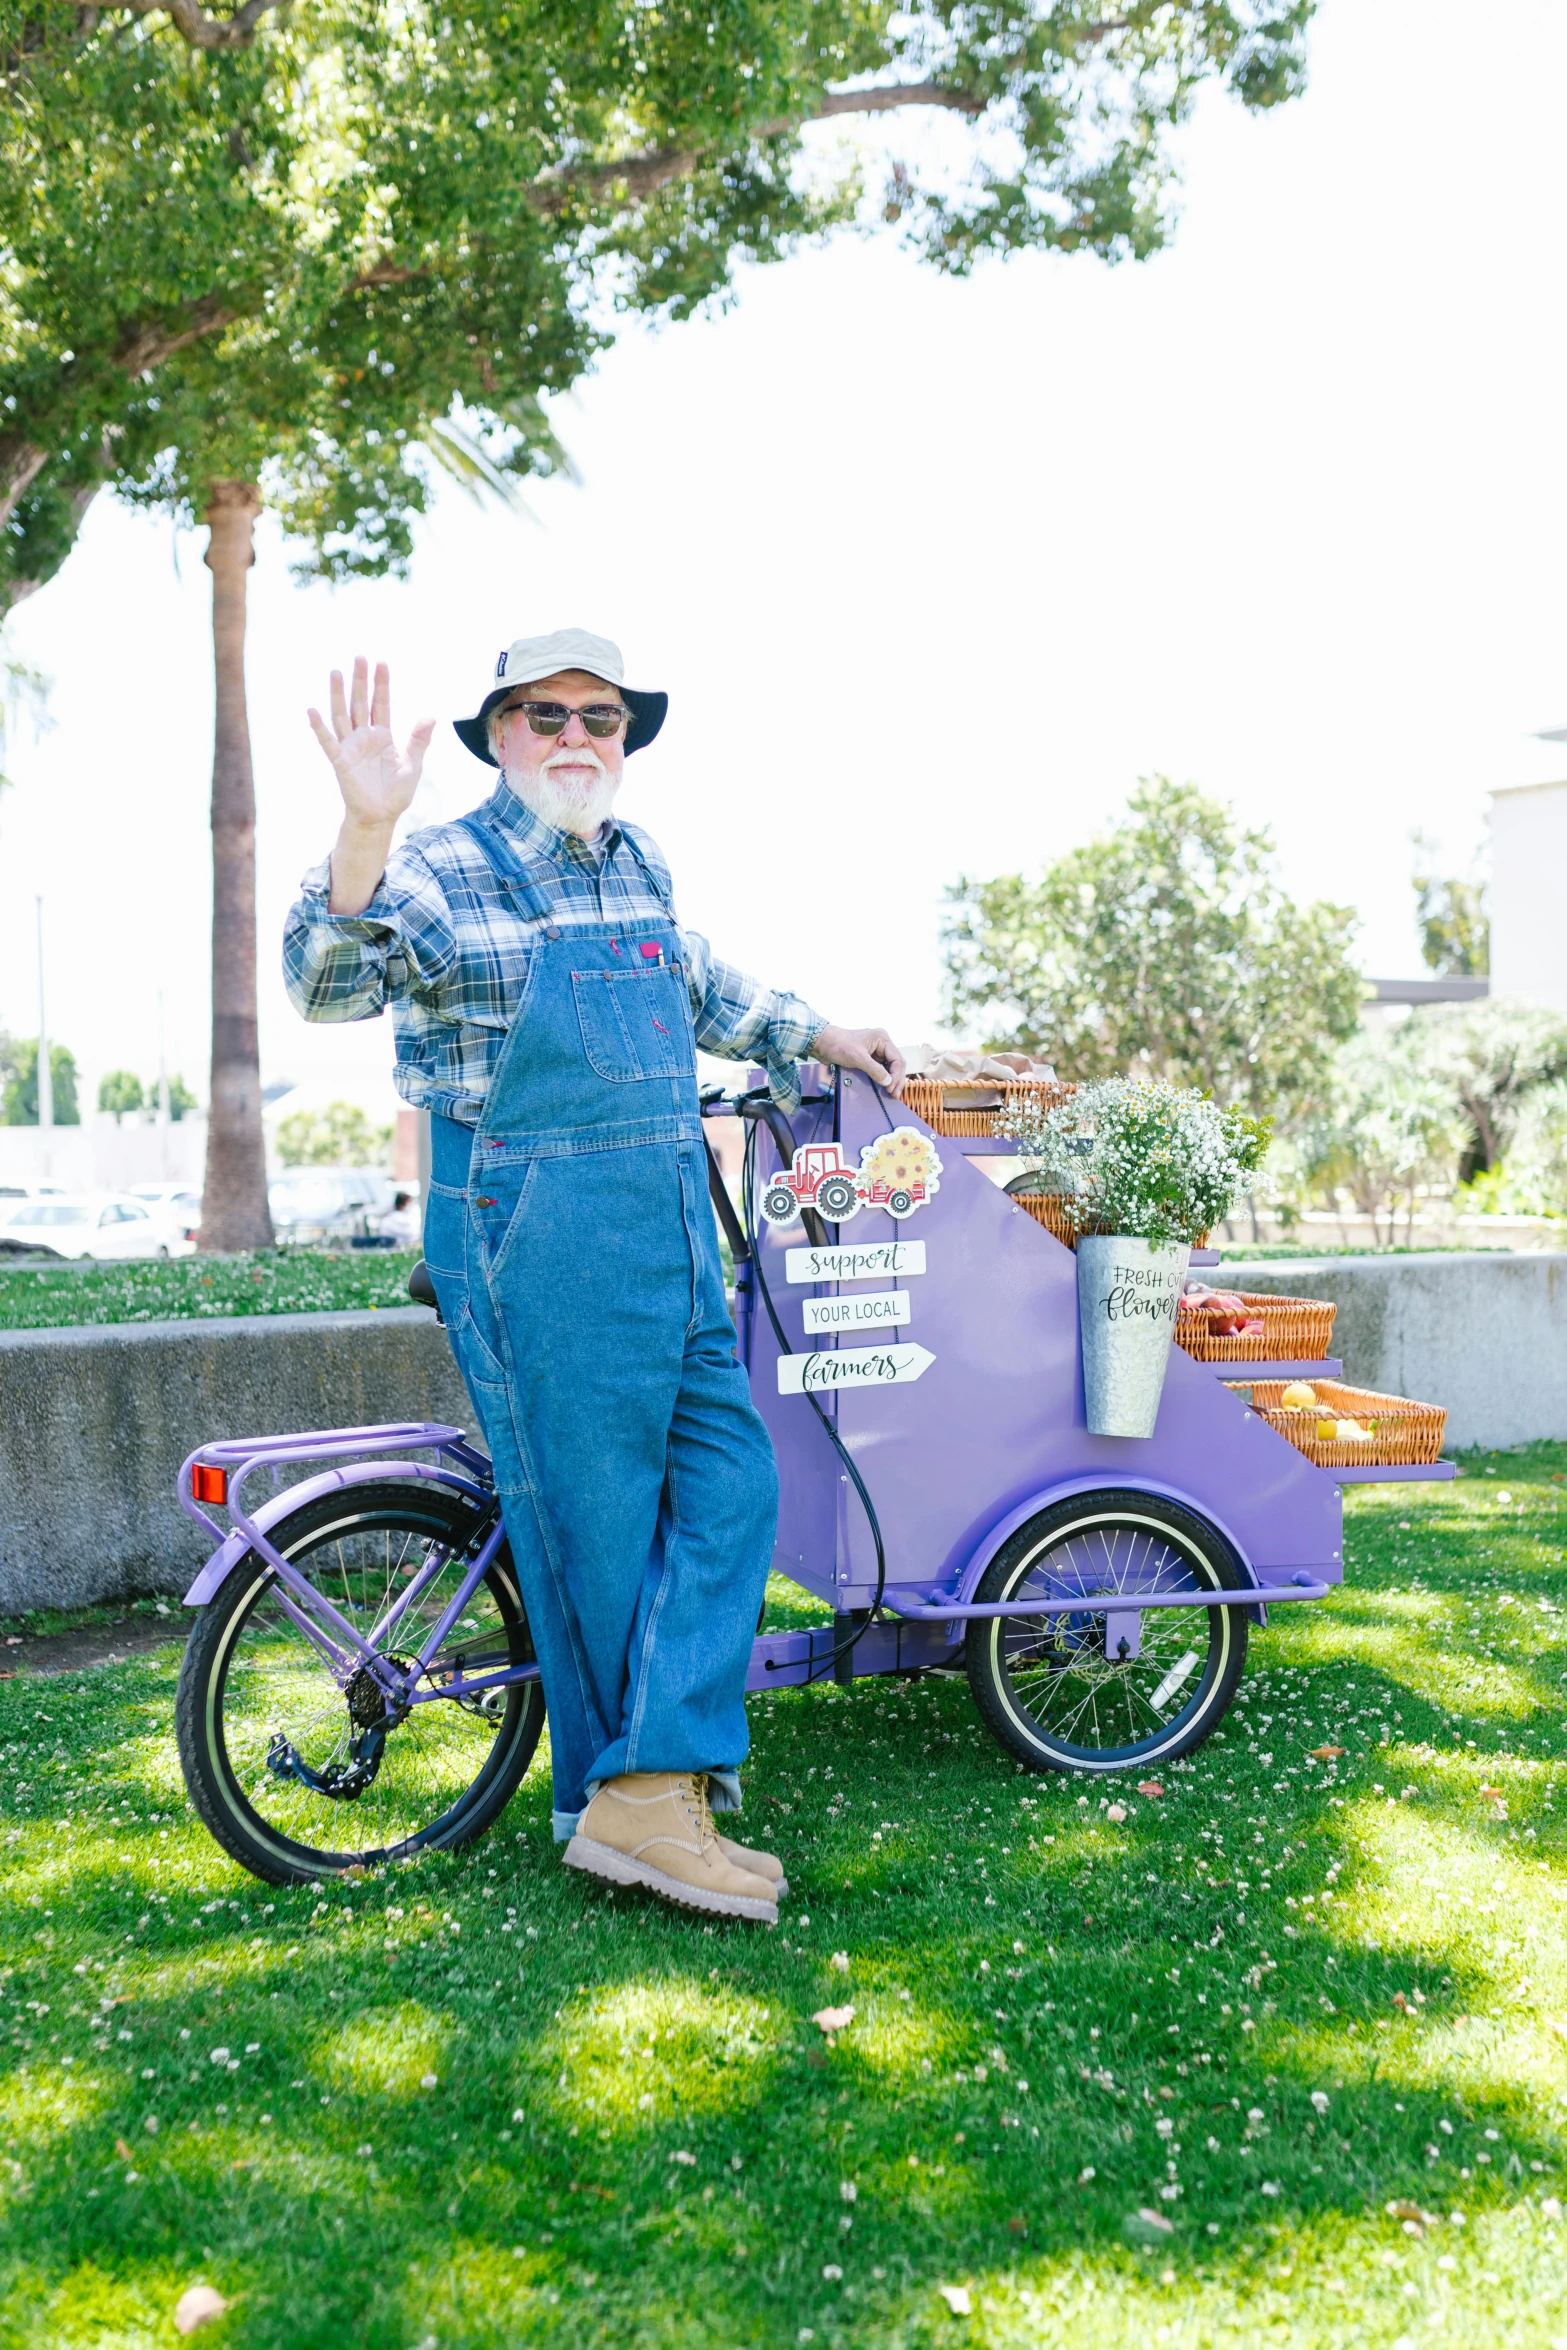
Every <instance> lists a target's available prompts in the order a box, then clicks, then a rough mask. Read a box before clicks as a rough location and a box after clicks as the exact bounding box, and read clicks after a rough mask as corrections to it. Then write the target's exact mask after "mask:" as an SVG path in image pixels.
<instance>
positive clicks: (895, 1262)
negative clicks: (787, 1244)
mask: <svg viewBox="0 0 1567 2350" xmlns="http://www.w3.org/2000/svg"><path fill="white" fill-rule="evenodd" d="M784 1270H785V1271H786V1273H787V1274H788V1276H789V1279H790V1280H791V1281H896V1280H898V1279H900V1278H902V1277H903V1276H904V1275H907V1274H911V1273H923V1272H924V1270H925V1243H924V1242H923V1240H877V1241H867V1243H866V1244H865V1246H864V1247H863V1248H791V1249H786V1250H785V1251H784Z"/></svg>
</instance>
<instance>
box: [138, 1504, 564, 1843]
mask: <svg viewBox="0 0 1567 2350" xmlns="http://www.w3.org/2000/svg"><path fill="white" fill-rule="evenodd" d="M483 1523H484V1513H483V1511H482V1509H481V1507H480V1505H479V1504H477V1503H475V1502H474V1501H473V1500H472V1499H471V1498H470V1497H469V1496H467V1495H466V1494H462V1493H459V1492H457V1491H455V1490H453V1489H452V1488H450V1487H444V1486H438V1485H427V1484H419V1485H415V1484H411V1483H407V1482H403V1481H399V1480H397V1479H395V1478H389V1479H388V1480H387V1481H386V1483H385V1484H377V1485H360V1486H353V1487H349V1488H348V1489H347V1490H345V1491H343V1492H340V1493H335V1494H326V1495H323V1496H321V1497H320V1498H319V1499H318V1500H316V1501H312V1502H307V1503H305V1504H303V1505H302V1506H301V1508H300V1509H299V1510H298V1511H297V1512H295V1513H294V1514H293V1515H292V1516H290V1517H287V1518H284V1519H281V1520H280V1521H279V1522H278V1523H277V1524H276V1525H275V1526H274V1527H272V1528H271V1529H270V1539H271V1541H272V1543H273V1545H274V1546H275V1548H276V1549H277V1550H278V1551H279V1552H280V1553H281V1555H282V1556H283V1557H284V1558H286V1559H287V1560H288V1561H289V1563H290V1565H292V1566H297V1567H298V1568H299V1570H300V1572H301V1573H302V1574H304V1575H305V1576H306V1577H308V1579H309V1581H310V1582H311V1583H312V1584H313V1585H314V1587H315V1588H316V1589H317V1590H318V1591H320V1593H321V1595H322V1597H323V1598H325V1599H328V1600H330V1601H331V1603H332V1605H333V1606H334V1607H335V1608H336V1609H337V1610H338V1612H339V1614H340V1615H342V1616H343V1617H344V1618H345V1619H346V1620H347V1621H348V1622H349V1623H350V1624H352V1625H353V1627H354V1629H355V1631H356V1632H358V1633H359V1635H360V1637H361V1638H364V1639H368V1638H369V1636H370V1634H371V1633H372V1631H373V1629H374V1627H375V1626H376V1625H377V1624H378V1623H380V1621H381V1619H382V1618H383V1617H384V1616H385V1614H386V1612H387V1610H388V1608H389V1607H391V1606H393V1605H394V1604H395V1602H396V1599H397V1597H398V1594H399V1593H400V1592H402V1591H405V1590H406V1589H407V1588H408V1585H409V1582H410V1581H411V1579H412V1578H413V1576H414V1575H415V1574H417V1573H418V1571H419V1570H420V1569H421V1568H424V1567H426V1566H428V1565H430V1564H432V1563H433V1565H434V1567H435V1570H436V1571H435V1572H434V1573H433V1575H432V1576H431V1578H430V1580H429V1582H428V1583H427V1584H426V1585H425V1587H424V1588H423V1589H422V1590H421V1591H420V1593H419V1597H418V1598H417V1600H416V1601H415V1602H414V1604H413V1606H412V1607H411V1608H410V1609H409V1610H408V1612H407V1614H406V1615H405V1616H404V1617H403V1618H402V1619H401V1620H400V1621H399V1623H398V1625H397V1627H396V1630H395V1632H394V1633H393V1635H392V1636H391V1639H390V1641H389V1643H388V1648H389V1651H390V1652H391V1653H394V1654H396V1655H397V1656H398V1657H400V1658H403V1659H408V1658H411V1657H412V1656H414V1655H415V1654H416V1653H417V1652H418V1651H419V1650H420V1649H421V1648H422V1646H423V1644H424V1642H425V1640H426V1639H427V1637H428V1636H429V1634H430V1632H431V1631H432V1630H433V1629H434V1626H435V1624H436V1622H437V1620H438V1618H439V1617H440V1615H441V1614H442V1613H443V1612H444V1610H445V1609H446V1607H447V1606H448V1605H449V1604H450V1602H451V1601H452V1599H453V1598H454V1597H455V1596H456V1592H457V1589H458V1586H459V1583H460V1582H461V1579H462V1576H463V1573H464V1571H465V1566H466V1562H467V1558H468V1557H469V1556H471V1552H472V1546H473V1542H474V1538H475V1535H476V1534H477V1533H478V1532H479V1531H480V1528H481V1526H482V1524H483ZM459 1660H462V1661H463V1662H464V1663H465V1665H466V1668H467V1670H468V1671H469V1672H470V1673H476V1672H483V1671H486V1670H498V1669H500V1668H501V1667H503V1666H508V1665H522V1664H530V1663H532V1662H533V1645H532V1642H531V1640H530V1639H529V1636H528V1626H527V1619H526V1617H525V1615H524V1613H523V1607H522V1599H521V1595H520V1593H519V1590H518V1587H517V1578H516V1572H515V1569H514V1568H513V1566H512V1562H511V1555H510V1552H509V1551H508V1550H507V1548H506V1547H505V1545H504V1544H503V1545H502V1547H501V1549H500V1550H499V1551H498V1552H497V1553H496V1556H495V1558H494V1560H493V1561H492V1562H491V1565H490V1567H489V1568H488V1570H487V1572H486V1574H485V1577H484V1580H483V1582H482V1583H481V1584H480V1585H479V1587H478V1589H477V1590H476V1591H475V1592H474V1594H473V1596H472V1598H471V1600H470V1601H469V1603H468V1606H467V1607H466V1608H465V1609H464V1611H463V1614H462V1616H461V1618H460V1619H459V1621H458V1622H457V1623H456V1624H455V1625H454V1626H453V1628H452V1630H451V1631H450V1632H449V1633H448V1635H447V1637H446V1639H445V1641H444V1642H443V1644H442V1647H441V1649H440V1650H439V1651H438V1652H437V1655H436V1656H435V1657H434V1658H432V1660H431V1664H430V1667H429V1668H428V1674H427V1679H430V1680H434V1681H437V1682H438V1681H439V1678H440V1675H441V1672H442V1669H443V1668H444V1669H446V1670H448V1671H450V1670H451V1669H453V1668H454V1667H455V1666H456V1665H457V1664H458V1662H459ZM354 1696H355V1693H354V1691H353V1689H352V1688H350V1689H349V1690H348V1691H345V1690H344V1689H342V1688H341V1687H340V1686H339V1685H338V1682H337V1680H336V1679H335V1678H334V1676H333V1674H332V1673H331V1671H330V1670H329V1668H328V1666H327V1663H326V1660H325V1658H324V1657H323V1656H322V1655H321V1653H320V1651H319V1650H318V1649H317V1648H316V1647H315V1646H314V1645H313V1644H312V1643H311V1641H310V1640H309V1639H308V1638H307V1637H306V1635H305V1634H304V1633H303V1632H302V1631H301V1630H300V1628H299V1626H298V1624H297V1623H296V1622H295V1621H294V1620H293V1618H292V1617H291V1616H290V1615H289V1613H288V1612H287V1609H286V1608H285V1606H284V1605H283V1593H282V1588H281V1586H280V1585H279V1582H278V1579H277V1576H276V1574H275V1573H274V1571H273V1570H272V1568H271V1567H270V1566H268V1564H267V1562H266V1561H265V1560H264V1559H263V1558H261V1557H259V1556H258V1554H257V1553H256V1552H254V1551H247V1552H246V1554H245V1556H244V1557H243V1558H242V1559H240V1560H239V1561H238V1563H237V1564H236V1565H235V1567H234V1568H233V1570H232V1571H231V1573H230V1574H229V1575H228V1576H227V1578H226V1579H225V1581H224V1583H223V1585H222V1588H221V1589H220V1590H219V1592H218V1593H217V1595H216V1597H215V1598H214V1599H213V1600H212V1601H211V1602H210V1603H209V1604H208V1605H207V1606H206V1607H204V1608H203V1609H202V1611H201V1613H200V1615H199V1616H198V1617H197V1620H196V1623H195V1626H194V1628H193V1630H192V1632H191V1636H190V1640H189V1643H188V1644H187V1647H186V1650H185V1661H184V1664H183V1666H182V1667H181V1671H180V1681H179V1692H178V1697H177V1700H176V1709H175V1719H176V1725H177V1729H178V1735H179V1747H180V1761H181V1764H182V1765H183V1768H184V1772H185V1783H186V1786H187V1787H188V1788H189V1790H190V1796H191V1801H192V1802H193V1803H194V1805H195V1807H196V1809H197V1811H198V1812H199V1813H200V1815H201V1817H202V1819H203V1821H204V1822H205V1824H206V1826H207V1827H208V1828H209V1829H210V1830H211V1832H212V1834H213V1835H214V1836H215V1837H216V1838H217V1841H218V1842H219V1843H220V1844H221V1845H222V1846H223V1849H224V1850H225V1851H226V1852H228V1853H230V1854H232V1856H233V1857H234V1859H235V1860H237V1861H238V1862H240V1864H241V1866H242V1867H244V1868H247V1869H249V1870H250V1871H251V1873H252V1875H254V1876H258V1877H263V1878H265V1879H266V1880H267V1882H268V1883H270V1884H275V1885H281V1884H291V1883H298V1882H300V1881H302V1880H305V1879H309V1878H313V1877H329V1876H336V1875H340V1874H341V1873H342V1871H343V1870H345V1869H349V1868H366V1867H373V1866H376V1865H379V1864H380V1863H382V1862H385V1861H389V1860H397V1859H401V1858H405V1857H408V1856H409V1855H411V1854H413V1853H415V1852H419V1851H426V1850H429V1849H431V1848H440V1849H447V1850H449V1849H450V1848H452V1847H453V1846H456V1845H460V1844H467V1843H470V1842H471V1841H472V1840H473V1839H474V1838H475V1837H476V1836H479V1835H482V1834H483V1832H484V1830H485V1829H486V1828H488V1827H489V1826H490V1825H491V1823H492V1822H493V1821H494V1819H495V1818H496V1816H497V1815H498V1813H499V1812H500V1811H501V1810H502V1809H503V1808H504V1807H505V1805H506V1804H507V1803H508V1802H509V1800H510V1798H511V1796H512V1795H513V1793H514V1792H515V1790H516V1788H517V1786H518V1784H519V1782H520V1781H521V1779H522V1777H523V1774H524V1773H525V1771H526V1770H527V1768H528V1764H529V1762H530V1761H531V1760H532V1758H533V1752H534V1749H535V1748H536V1746H537V1745H538V1742H539V1733H540V1731H541V1730H542V1728H543V1726H544V1694H543V1691H542V1689H541V1687H540V1685H539V1683H538V1682H537V1681H536V1680H534V1681H529V1682H522V1683H517V1684H514V1685H512V1686H511V1687H509V1688H505V1689H496V1690H491V1691H489V1692H487V1693H485V1694H484V1695H483V1696H480V1697H467V1698H451V1699H442V1698H437V1699H434V1700H432V1701H431V1702H429V1703H427V1704H420V1705H416V1706H414V1707H413V1708H412V1709H411V1710H410V1711H409V1713H408V1714H407V1716H406V1718H405V1719H404V1720H402V1721H400V1722H396V1723H393V1724H391V1725H390V1726H389V1727H388V1728H387V1730H386V1736H385V1743H384V1746H383V1747H382V1749H381V1752H380V1756H379V1759H378V1762H377V1764H376V1767H375V1769H374V1771H373V1773H372V1774H371V1775H370V1776H369V1778H368V1780H367V1781H366V1782H365V1783H364V1784H363V1785H362V1786H359V1787H358V1789H357V1791H352V1790H353V1789H354V1787H355V1779H356V1776H362V1775H363V1774H362V1773H356V1771H355V1759H356V1758H355V1751H354V1750H355V1744H356V1741H361V1740H362V1732H363V1729H364V1726H365V1717H366V1715H367V1713H368V1714H372V1715H373V1713H374V1710H375V1709H374V1706H373V1705H372V1706H369V1707H366V1705H365V1704H364V1702H363V1698H362V1697H361V1698H360V1699H359V1701H358V1711H357V1713H356V1711H355V1710H354V1705H353V1703H352V1702H351V1700H353V1699H354ZM359 1752H361V1753H362V1752H363V1747H362V1743H361V1745H360V1748H359ZM302 1773H305V1774H309V1776H308V1777H307V1776H303V1775H301V1774H302ZM344 1774H348V1778H347V1787H348V1790H350V1791H347V1792H345V1791H342V1790H343V1788H344ZM334 1777H335V1779H336V1783H337V1786H338V1788H339V1792H337V1793H336V1794H334V1793H332V1792H330V1791H329V1790H330V1788H331V1787H332V1784H333V1781H334ZM311 1778H313V1779H314V1780H315V1781H316V1782H317V1783H316V1784H311V1783H310V1781H311ZM322 1781H325V1782H326V1785H325V1786H323V1785H322V1784H320V1782H322Z"/></svg>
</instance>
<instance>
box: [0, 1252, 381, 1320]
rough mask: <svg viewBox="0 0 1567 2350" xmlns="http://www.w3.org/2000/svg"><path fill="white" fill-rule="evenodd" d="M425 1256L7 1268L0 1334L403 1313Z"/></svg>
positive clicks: (269, 1255)
mask: <svg viewBox="0 0 1567 2350" xmlns="http://www.w3.org/2000/svg"><path fill="white" fill-rule="evenodd" d="M418 1253H419V1252H418V1250H417V1249H352V1250H334V1249H305V1248H302V1249H263V1250H259V1251H257V1253H256V1254H255V1255H253V1256H235V1257H173V1258H170V1259H167V1260H162V1259H159V1260H153V1261H149V1262H147V1263H145V1264H124V1265H26V1264H12V1265H7V1264H6V1263H5V1262H4V1260H3V1259H0V1330H49V1329H56V1328H63V1327H66V1326H69V1325H80V1324H82V1323H86V1322H186V1321H200V1320H204V1319H206V1318H208V1317H210V1316H213V1315H227V1314H316V1313H335V1312H340V1311H341V1310H342V1309H343V1308H345V1307H349V1306H383V1307H384V1306H405V1305H407V1303H408V1274H409V1269H410V1267H411V1266H412V1265H413V1264H414V1262H415V1260H416V1259H417V1256H418Z"/></svg>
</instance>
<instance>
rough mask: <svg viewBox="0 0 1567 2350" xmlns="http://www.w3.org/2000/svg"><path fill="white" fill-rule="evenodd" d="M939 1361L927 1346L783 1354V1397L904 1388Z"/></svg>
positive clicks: (780, 1384)
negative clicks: (813, 1353)
mask: <svg viewBox="0 0 1567 2350" xmlns="http://www.w3.org/2000/svg"><path fill="white" fill-rule="evenodd" d="M935 1360H936V1358H935V1356H934V1355H933V1354H932V1353H931V1351H930V1349H929V1347H927V1346H915V1345H909V1346H857V1347H853V1348H851V1349H850V1350H849V1352H848V1353H847V1354H818V1355H780V1356H779V1357H778V1392H779V1394H780V1395H818V1394H820V1393H822V1392H823V1390H834V1389H838V1388H843V1387H904V1386H907V1385H908V1383H909V1382H910V1381H911V1380H914V1379H921V1378H923V1377H924V1375H925V1373H926V1372H927V1371H928V1370H929V1369H930V1366H931V1364H932V1363H933V1362H934V1361H935Z"/></svg>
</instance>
